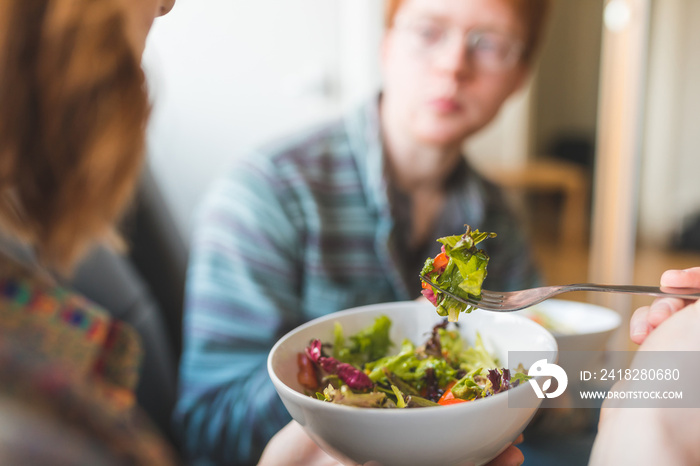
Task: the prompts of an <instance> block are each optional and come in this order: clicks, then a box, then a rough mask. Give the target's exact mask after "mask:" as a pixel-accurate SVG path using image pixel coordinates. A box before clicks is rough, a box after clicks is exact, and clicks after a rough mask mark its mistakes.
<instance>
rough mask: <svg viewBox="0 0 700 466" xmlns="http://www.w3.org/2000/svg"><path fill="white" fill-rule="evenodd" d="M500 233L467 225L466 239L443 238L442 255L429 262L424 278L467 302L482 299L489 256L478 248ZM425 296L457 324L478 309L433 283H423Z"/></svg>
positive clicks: (430, 259)
mask: <svg viewBox="0 0 700 466" xmlns="http://www.w3.org/2000/svg"><path fill="white" fill-rule="evenodd" d="M495 236H496V233H485V232H480V231H479V230H472V229H471V228H470V227H469V226H468V225H467V231H466V232H465V233H464V234H463V235H455V236H445V237H444V238H439V239H438V241H439V242H440V243H442V251H441V252H440V254H438V255H437V256H435V257H434V258H430V257H429V258H428V259H426V261H425V265H424V266H423V270H421V276H424V277H427V278H428V279H429V280H430V281H432V282H433V283H435V284H436V285H437V286H438V287H440V288H442V289H444V290H446V291H447V292H449V293H452V294H453V295H455V296H459V297H460V298H464V299H470V298H471V299H477V300H478V299H479V298H480V297H481V285H482V284H483V283H484V279H485V278H486V266H487V265H488V262H489V256H488V254H486V252H485V251H484V250H483V249H478V248H477V247H476V245H477V244H478V243H480V242H481V241H483V240H485V239H487V238H494V237H495ZM422 284H423V291H422V294H423V296H425V297H426V298H427V299H428V300H429V301H430V302H431V303H433V305H434V306H435V307H436V308H437V313H438V314H439V315H441V316H444V317H447V319H448V320H449V321H450V322H457V319H459V313H460V312H467V313H468V312H471V311H472V310H473V309H475V307H474V306H470V305H468V304H465V303H462V302H460V301H457V300H456V299H454V298H452V297H451V296H448V295H447V294H445V293H443V292H442V291H440V290H438V289H437V288H435V287H433V286H431V285H430V284H429V283H426V282H422Z"/></svg>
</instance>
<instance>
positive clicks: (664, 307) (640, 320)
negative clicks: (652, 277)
mask: <svg viewBox="0 0 700 466" xmlns="http://www.w3.org/2000/svg"><path fill="white" fill-rule="evenodd" d="M660 281H661V286H662V287H671V288H700V267H693V268H690V269H685V270H667V271H666V272H664V273H663V274H662V275H661V280H660ZM690 303H692V301H684V300H682V299H679V298H659V299H657V300H655V301H654V302H653V303H652V304H651V306H643V307H640V308H639V309H637V310H636V311H635V312H634V314H633V315H632V318H631V319H630V338H631V339H632V341H633V342H635V343H637V344H638V345H641V344H642V343H643V342H644V340H646V338H647V336H648V335H649V334H650V333H651V332H652V330H654V329H655V328H656V327H658V326H659V325H661V323H662V322H664V321H665V320H666V319H668V318H669V317H670V316H671V315H672V314H674V313H676V312H678V311H680V310H681V309H683V308H684V307H685V306H687V305H688V304H690Z"/></svg>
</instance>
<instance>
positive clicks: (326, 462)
mask: <svg viewBox="0 0 700 466" xmlns="http://www.w3.org/2000/svg"><path fill="white" fill-rule="evenodd" d="M522 441H523V436H522V435H520V436H519V437H518V438H517V439H516V441H515V442H514V443H513V445H511V446H509V447H508V448H507V449H506V450H505V451H504V452H503V453H501V454H500V455H498V456H497V457H496V458H494V459H493V460H492V461H491V462H489V463H488V464H487V465H486V466H520V465H521V464H523V461H525V459H524V457H523V454H522V452H521V451H520V450H519V449H518V448H517V447H516V446H515V445H517V444H519V443H520V442H522ZM374 464H375V463H373V462H370V463H366V464H365V465H364V466H372V465H374ZM278 465H279V466H282V465H285V466H306V465H308V466H337V465H341V463H339V462H338V461H337V460H336V459H334V458H332V457H331V456H330V455H328V454H327V453H326V452H324V451H323V450H321V448H320V447H319V446H318V445H316V444H315V443H314V441H313V440H311V438H310V437H309V436H308V435H307V434H306V432H304V429H303V428H302V427H301V425H300V424H299V423H297V422H296V421H292V422H290V423H289V424H287V425H286V426H285V427H284V428H283V429H282V430H280V431H279V432H277V434H275V436H274V437H272V439H270V442H268V444H267V446H266V447H265V450H264V451H263V454H262V457H261V458H260V462H259V463H258V466H278ZM356 466H359V465H356Z"/></svg>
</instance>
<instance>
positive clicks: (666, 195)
mask: <svg viewBox="0 0 700 466" xmlns="http://www.w3.org/2000/svg"><path fill="white" fill-rule="evenodd" d="M698 24H700V2H698V1H697V0H655V1H654V2H653V16H652V24H651V38H650V44H649V52H650V56H649V72H648V86H647V92H646V99H647V107H646V112H645V137H644V150H643V158H642V168H641V189H640V194H639V196H640V216H639V234H640V240H641V241H642V242H644V243H647V244H656V245H665V244H667V243H668V242H669V241H670V240H671V238H672V237H673V235H674V234H675V233H677V232H678V230H679V229H680V227H681V224H682V222H683V220H684V219H685V218H686V217H687V216H688V215H690V214H693V213H697V212H698V211H699V210H700V183H699V182H698V174H700V156H699V155H698V151H700V121H699V120H698V117H697V112H698V108H700V54H699V53H698V46H699V45H700V29H698V27H697V25H698Z"/></svg>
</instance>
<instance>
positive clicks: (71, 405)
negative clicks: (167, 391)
mask: <svg viewBox="0 0 700 466" xmlns="http://www.w3.org/2000/svg"><path fill="white" fill-rule="evenodd" d="M0 261H2V263H1V264H0V406H1V407H2V412H3V417H2V419H0V432H2V433H3V434H2V435H0V462H2V463H3V464H7V463H12V464H20V463H21V464H26V463H31V464H35V463H37V464H38V463H45V462H50V463H52V464H75V461H73V460H74V459H77V460H78V462H80V463H83V462H84V461H85V459H86V458H93V459H94V460H95V461H98V462H99V463H100V464H103V463H104V464H149V465H168V464H174V463H176V459H175V458H176V457H175V455H174V453H173V452H172V451H171V449H170V447H169V446H168V444H167V443H166V442H165V441H164V440H163V439H162V438H161V437H160V434H159V433H158V432H157V431H156V430H155V429H154V427H153V426H152V425H151V424H150V421H149V420H148V419H147V418H146V417H145V415H143V414H142V413H141V412H140V411H139V409H138V407H137V406H136V403H135V395H134V391H133V390H134V388H135V386H136V383H137V381H138V369H139V364H140V360H141V349H140V341H139V336H138V334H137V333H136V331H135V330H134V329H132V328H131V327H130V326H129V325H127V324H125V323H122V322H119V321H116V320H113V319H112V318H111V317H110V315H109V314H108V313H107V312H106V311H105V310H103V309H101V308H99V307H98V306H97V305H96V304H94V303H92V302H90V301H88V300H87V299H85V298H84V297H82V296H80V295H78V294H75V293H73V292H71V291H70V290H67V289H65V288H62V287H60V286H57V285H55V284H53V283H51V281H50V280H48V279H45V278H40V277H38V276H37V275H35V274H32V273H30V272H29V271H28V270H27V269H25V268H24V267H23V266H21V265H19V264H18V263H16V262H14V261H13V260H12V259H8V258H6V257H4V256H0ZM25 430H27V434H29V433H30V432H29V431H31V435H29V436H28V435H24V431H25ZM81 455H85V456H81Z"/></svg>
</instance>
